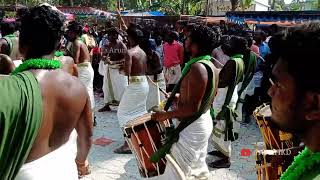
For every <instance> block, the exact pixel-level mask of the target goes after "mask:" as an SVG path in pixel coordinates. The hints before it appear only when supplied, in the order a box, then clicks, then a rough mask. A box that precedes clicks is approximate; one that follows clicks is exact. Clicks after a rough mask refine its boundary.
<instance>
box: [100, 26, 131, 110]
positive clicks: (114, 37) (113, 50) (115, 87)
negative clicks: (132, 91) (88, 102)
mask: <svg viewBox="0 0 320 180" xmlns="http://www.w3.org/2000/svg"><path fill="white" fill-rule="evenodd" d="M119 37H121V36H119V31H118V30H117V29H116V28H115V27H112V28H110V29H109V30H108V40H109V43H108V44H107V45H106V46H105V47H104V48H103V50H102V57H103V58H104V60H105V63H106V64H107V65H106V72H105V75H104V83H103V92H104V102H105V106H104V107H102V108H101V109H100V110H99V112H103V111H110V110H111V109H110V105H118V104H119V102H120V100H121V98H122V95H123V92H124V90H125V88H126V86H127V85H128V79H127V77H126V76H125V75H124V74H121V73H120V71H119V70H120V65H121V64H123V62H124V60H125V57H126V56H127V55H126V53H127V52H128V51H127V47H126V45H125V44H124V43H123V42H122V40H121V39H120V38H119Z"/></svg>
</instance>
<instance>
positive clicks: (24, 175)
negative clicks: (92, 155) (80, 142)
mask: <svg viewBox="0 0 320 180" xmlns="http://www.w3.org/2000/svg"><path fill="white" fill-rule="evenodd" d="M75 141H76V132H75V131H73V132H72V133H71V135H70V138H69V141H68V142H67V143H65V144H64V145H62V146H61V147H59V148H58V149H56V150H54V151H52V152H50V153H49V154H46V155H45V156H42V157H41V158H39V159H36V160H34V161H32V162H29V163H26V164H24V165H23V166H22V167H21V168H20V170H19V173H18V175H17V176H16V178H15V180H44V179H45V180H58V179H59V180H78V170H77V165H76V163H75V157H76V153H75V150H76V144H75V143H76V142H75Z"/></svg>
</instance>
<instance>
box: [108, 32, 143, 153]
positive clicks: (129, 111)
mask: <svg viewBox="0 0 320 180" xmlns="http://www.w3.org/2000/svg"><path fill="white" fill-rule="evenodd" d="M127 33H128V40H129V44H130V49H129V50H128V52H129V54H127V53H126V54H127V55H129V56H130V57H128V58H127V57H126V58H125V59H126V61H125V62H124V67H123V69H124V71H125V74H126V75H127V76H129V85H128V87H127V88H126V89H125V91H124V93H123V96H122V98H121V101H120V104H119V108H118V112H117V116H118V120H119V124H120V128H123V127H124V125H125V124H126V123H127V122H128V121H130V120H133V119H134V118H136V117H139V116H141V115H144V114H146V113H147V110H146V101H147V96H148V92H149V85H148V81H147V77H146V69H147V57H146V53H145V52H144V51H143V50H142V49H141V48H140V47H139V45H138V43H139V41H140V39H141V38H142V36H143V34H142V32H141V31H140V30H138V29H136V28H129V29H128V30H127ZM114 152H115V153H119V154H126V153H131V151H130V149H129V147H128V144H127V143H124V145H122V146H121V147H119V148H118V149H116V150H115V151H114Z"/></svg>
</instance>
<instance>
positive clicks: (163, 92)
mask: <svg viewBox="0 0 320 180" xmlns="http://www.w3.org/2000/svg"><path fill="white" fill-rule="evenodd" d="M147 78H148V80H149V81H150V82H151V83H152V84H153V85H155V86H157V87H158V89H159V90H160V91H161V92H162V94H164V95H165V96H166V97H169V96H170V95H169V94H168V93H167V92H166V91H165V90H163V89H161V88H160V87H159V86H158V84H156V83H155V82H153V81H152V79H151V78H150V77H149V76H147Z"/></svg>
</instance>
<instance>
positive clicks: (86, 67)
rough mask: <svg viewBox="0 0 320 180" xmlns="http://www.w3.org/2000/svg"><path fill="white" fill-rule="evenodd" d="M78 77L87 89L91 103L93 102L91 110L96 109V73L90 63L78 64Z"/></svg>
mask: <svg viewBox="0 0 320 180" xmlns="http://www.w3.org/2000/svg"><path fill="white" fill-rule="evenodd" d="M78 77H79V80H80V81H81V82H82V83H83V84H84V86H85V87H86V88H87V91H88V94H89V97H90V102H91V109H94V107H95V102H94V94H93V77H94V71H93V68H92V66H91V63H90V62H84V63H80V64H78Z"/></svg>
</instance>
